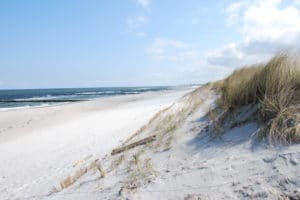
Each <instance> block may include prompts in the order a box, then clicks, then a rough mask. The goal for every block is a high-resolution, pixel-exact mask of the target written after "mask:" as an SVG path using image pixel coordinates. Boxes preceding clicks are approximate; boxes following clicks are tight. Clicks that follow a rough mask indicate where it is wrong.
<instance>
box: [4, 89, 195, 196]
mask: <svg viewBox="0 0 300 200" xmlns="http://www.w3.org/2000/svg"><path fill="white" fill-rule="evenodd" d="M187 91H190V89H185V90H173V91H160V92H148V93H143V94H136V95H125V96H116V97H107V98H102V99H97V100H93V101H88V102H80V103H70V104H65V105H58V106H49V107H43V108H29V109H21V110H13V111H3V112H1V113H0V127H1V128H0V163H1V165H0V174H1V177H0V199H23V198H25V197H27V196H34V195H41V194H45V193H47V192H49V191H50V190H51V188H52V187H53V186H55V184H57V183H58V181H59V180H60V179H61V178H62V177H64V176H65V175H66V174H67V173H68V167H71V165H72V164H74V163H76V162H80V159H84V158H86V157H89V156H92V155H98V156H100V157H101V156H103V155H104V153H107V152H109V151H110V150H111V149H112V148H113V147H116V146H117V145H119V144H121V142H122V141H123V140H124V139H125V138H126V137H128V136H129V135H130V134H132V133H133V132H134V131H136V130H137V129H139V128H140V127H141V126H142V125H143V124H145V123H146V122H147V121H148V120H149V118H150V117H152V116H153V115H154V114H155V113H156V112H158V111H159V110H161V109H163V108H165V107H167V106H170V105H171V104H172V103H173V102H175V101H176V100H177V99H179V98H180V97H181V96H183V95H184V94H185V93H186V92H187Z"/></svg>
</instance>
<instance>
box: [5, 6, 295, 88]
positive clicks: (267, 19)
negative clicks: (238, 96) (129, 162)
mask: <svg viewBox="0 0 300 200" xmlns="http://www.w3.org/2000/svg"><path fill="white" fill-rule="evenodd" d="M299 5H300V3H299V1H298V0H288V1H283V0H282V1H280V0H264V1H262V0H256V1H247V0H243V1H241V0H239V1H234V0H223V1H221V0H220V1H213V2H212V1H201V0H186V1H182V0H110V1H104V0H97V1H96V0H86V1H83V0H43V1H40V0H26V1H25V0H6V1H1V2H0V30H1V31H0V55H1V56H0V88H2V89H7V88H53V87H55V88H57V87H102V86H144V85H177V84H190V83H204V82H207V81H211V80H216V79H219V78H222V77H224V76H225V75H227V74H228V73H230V72H231V71H232V70H233V69H235V68H236V67H237V66H239V65H245V64H251V63H255V62H261V61H264V60H265V59H267V58H268V57H270V56H271V55H272V54H274V52H276V51H277V50H279V49H285V48H293V46H297V45H298V44H299V43H298V42H299V41H300V40H299V38H300V37H299V35H300V34H299V33H300V27H299V26H300V17H299V16H300V15H299ZM287 21H288V22H287ZM270 24H272V25H270Z"/></svg>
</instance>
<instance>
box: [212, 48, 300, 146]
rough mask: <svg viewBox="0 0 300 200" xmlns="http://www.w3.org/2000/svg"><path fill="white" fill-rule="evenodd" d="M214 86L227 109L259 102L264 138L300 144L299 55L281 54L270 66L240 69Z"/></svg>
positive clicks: (274, 58)
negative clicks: (299, 111) (297, 107)
mask: <svg viewBox="0 0 300 200" xmlns="http://www.w3.org/2000/svg"><path fill="white" fill-rule="evenodd" d="M214 87H216V88H218V90H219V91H221V98H220V101H219V103H220V105H221V106H222V107H223V108H225V109H226V110H229V111H230V110H233V109H236V108H239V107H241V106H244V105H249V104H256V103H258V104H259V105H260V109H259V116H258V117H259V119H260V122H262V123H263V124H264V128H263V131H262V135H263V136H264V137H267V138H268V139H269V140H270V141H272V142H274V141H277V142H282V143H293V142H297V143H298V142H300V133H299V132H297V131H296V128H295V126H296V125H297V124H298V121H299V119H297V115H296V113H295V108H294V107H295V104H298V103H299V99H300V95H299V94H300V92H299V90H300V62H299V56H298V55H291V54H278V55H276V56H274V57H273V58H272V59H271V60H270V61H269V62H267V63H266V64H258V65H253V66H247V67H243V68H240V69H237V70H235V71H234V72H233V73H232V74H231V75H230V76H229V77H227V78H226V79H224V80H223V81H221V82H220V81H219V82H217V83H216V84H215V85H214Z"/></svg>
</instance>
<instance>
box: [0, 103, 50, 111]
mask: <svg viewBox="0 0 300 200" xmlns="http://www.w3.org/2000/svg"><path fill="white" fill-rule="evenodd" d="M50 105H51V104H48V103H44V104H40V105H31V106H30V105H24V106H16V107H8V108H7V107H5V108H0V112H5V111H13V110H23V109H29V108H43V107H47V106H50Z"/></svg>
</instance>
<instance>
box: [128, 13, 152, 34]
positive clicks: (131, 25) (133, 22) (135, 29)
mask: <svg viewBox="0 0 300 200" xmlns="http://www.w3.org/2000/svg"><path fill="white" fill-rule="evenodd" d="M148 22H149V19H148V18H147V17H145V16H134V17H127V19H126V26H127V32H130V33H134V34H136V35H137V36H141V37H143V36H145V35H146V33H145V32H143V31H141V30H140V28H141V27H142V26H143V25H145V24H147V23H148Z"/></svg>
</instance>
